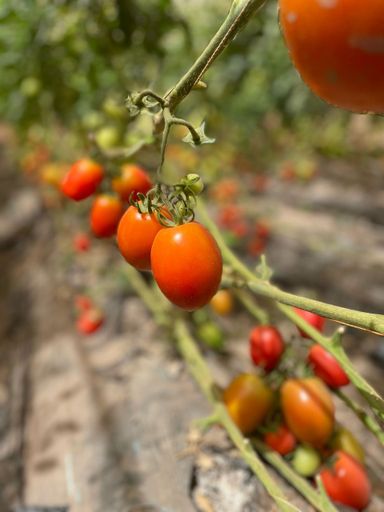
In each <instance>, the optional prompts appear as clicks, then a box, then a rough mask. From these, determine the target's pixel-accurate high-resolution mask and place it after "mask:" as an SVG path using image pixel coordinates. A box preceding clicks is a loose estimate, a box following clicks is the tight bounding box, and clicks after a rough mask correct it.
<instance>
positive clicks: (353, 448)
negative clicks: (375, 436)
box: [331, 427, 365, 464]
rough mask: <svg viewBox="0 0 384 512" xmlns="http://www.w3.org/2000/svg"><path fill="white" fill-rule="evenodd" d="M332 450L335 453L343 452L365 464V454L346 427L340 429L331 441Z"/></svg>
mask: <svg viewBox="0 0 384 512" xmlns="http://www.w3.org/2000/svg"><path fill="white" fill-rule="evenodd" d="M331 448H332V449H333V450H335V451H337V450H342V451H343V452H345V453H348V455H351V456H352V457H353V458H355V459H356V460H357V461H358V462H360V463H361V464H364V461H365V453H364V448H363V447H362V446H361V444H360V443H359V441H358V440H357V439H356V437H355V436H354V435H353V434H352V432H350V431H349V430H347V429H346V428H344V427H338V428H337V430H336V432H335V434H334V437H333V438H332V441H331Z"/></svg>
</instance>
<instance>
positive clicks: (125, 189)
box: [112, 164, 153, 201]
mask: <svg viewBox="0 0 384 512" xmlns="http://www.w3.org/2000/svg"><path fill="white" fill-rule="evenodd" d="M152 187H153V184H152V181H151V178H150V177H149V175H148V173H147V172H146V171H145V169H143V168H142V167H140V166H139V165H136V164H125V165H123V166H122V168H121V174H120V176H119V177H117V178H114V179H113V180H112V188H113V190H114V191H115V192H117V193H118V194H119V196H120V198H121V200H122V201H129V200H130V199H132V200H133V201H137V199H138V194H139V193H141V194H146V193H147V192H148V191H149V190H150V189H151V188H152Z"/></svg>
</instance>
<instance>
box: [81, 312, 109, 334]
mask: <svg viewBox="0 0 384 512" xmlns="http://www.w3.org/2000/svg"><path fill="white" fill-rule="evenodd" d="M103 323H104V316H103V314H102V312H101V311H100V310H99V309H96V308H90V309H85V310H83V312H82V313H81V314H80V316H79V318H78V319H77V322H76V327H77V330H78V331H79V332H80V333H81V334H93V333H94V332H96V331H98V330H99V329H100V327H101V326H102V325H103Z"/></svg>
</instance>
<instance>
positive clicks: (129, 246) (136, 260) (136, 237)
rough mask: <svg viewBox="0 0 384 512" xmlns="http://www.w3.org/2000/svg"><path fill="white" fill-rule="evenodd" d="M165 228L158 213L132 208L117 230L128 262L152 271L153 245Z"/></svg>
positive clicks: (119, 243)
mask: <svg viewBox="0 0 384 512" xmlns="http://www.w3.org/2000/svg"><path fill="white" fill-rule="evenodd" d="M163 228H164V226H162V225H161V224H160V222H159V221H158V218H157V216H156V213H140V212H139V210H138V209H137V208H136V206H130V207H129V208H128V210H127V211H126V212H125V213H124V215H123V216H122V218H121V220H120V223H119V226H118V228H117V244H118V246H119V250H120V252H121V254H122V255H123V257H124V258H125V259H126V261H127V262H128V263H130V264H131V265H133V266H134V267H135V268H137V269H139V270H150V269H151V249H152V244H153V241H154V239H155V237H156V235H157V233H158V232H159V231H160V230H161V229H163Z"/></svg>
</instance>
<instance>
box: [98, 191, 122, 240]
mask: <svg viewBox="0 0 384 512" xmlns="http://www.w3.org/2000/svg"><path fill="white" fill-rule="evenodd" d="M122 214H123V205H122V203H121V201H120V199H118V198H117V197H114V196H110V195H108V194H102V195H100V196H97V197H96V198H95V200H94V202H93V204H92V208H91V214H90V223H91V228H92V231H93V233H94V234H95V235H96V236H98V237H100V238H107V237H109V236H112V235H114V234H115V233H116V229H117V225H118V223H119V221H120V218H121V216H122Z"/></svg>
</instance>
